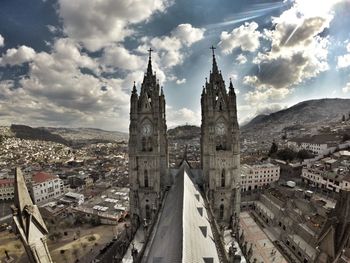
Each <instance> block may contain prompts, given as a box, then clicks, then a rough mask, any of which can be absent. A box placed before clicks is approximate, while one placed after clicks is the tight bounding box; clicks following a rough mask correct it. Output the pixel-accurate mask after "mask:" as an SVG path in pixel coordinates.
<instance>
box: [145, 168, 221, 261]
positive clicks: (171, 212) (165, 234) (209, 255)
mask: <svg viewBox="0 0 350 263" xmlns="http://www.w3.org/2000/svg"><path fill="white" fill-rule="evenodd" d="M190 173H191V172H190V169H189V166H188V164H187V163H186V162H183V164H182V166H181V168H180V170H179V173H178V174H177V176H176V178H175V183H174V185H172V187H171V189H170V190H169V192H168V195H167V196H166V199H165V201H164V207H163V209H162V214H161V215H160V219H159V223H158V224H157V226H156V232H155V235H154V238H153V240H152V241H151V243H150V244H148V245H147V247H148V253H147V255H145V261H144V262H150V263H153V262H184V263H187V262H205V259H212V261H211V262H213V263H219V258H218V254H217V251H216V246H215V243H214V239H213V233H212V231H211V226H210V223H209V221H208V215H207V211H206V209H205V206H204V202H203V198H202V196H201V193H200V192H199V191H198V189H197V187H196V185H195V184H194V182H193V181H192V179H191V178H190V176H191V175H190ZM146 250H147V249H146Z"/></svg>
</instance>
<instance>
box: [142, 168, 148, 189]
mask: <svg viewBox="0 0 350 263" xmlns="http://www.w3.org/2000/svg"><path fill="white" fill-rule="evenodd" d="M143 179H144V185H145V187H148V185H149V184H148V171H147V170H145V171H144V172H143Z"/></svg>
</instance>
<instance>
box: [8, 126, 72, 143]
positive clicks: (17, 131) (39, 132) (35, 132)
mask: <svg viewBox="0 0 350 263" xmlns="http://www.w3.org/2000/svg"><path fill="white" fill-rule="evenodd" d="M10 130H11V132H12V133H13V134H14V136H15V137H17V138H20V139H24V140H40V141H51V142H56V143H61V144H65V145H68V144H69V142H68V141H67V140H65V139H64V138H62V137H61V136H60V135H57V134H52V133H51V132H49V131H47V130H45V129H43V128H32V127H29V126H26V125H16V124H12V125H11V127H10Z"/></svg>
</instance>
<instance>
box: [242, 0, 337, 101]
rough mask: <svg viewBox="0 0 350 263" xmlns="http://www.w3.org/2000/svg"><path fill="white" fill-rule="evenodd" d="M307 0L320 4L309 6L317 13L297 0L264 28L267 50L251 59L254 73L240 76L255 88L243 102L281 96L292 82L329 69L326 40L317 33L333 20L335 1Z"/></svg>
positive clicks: (301, 80) (289, 89)
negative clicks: (269, 27)
mask: <svg viewBox="0 0 350 263" xmlns="http://www.w3.org/2000/svg"><path fill="white" fill-rule="evenodd" d="M311 2H313V3H314V4H316V5H317V6H318V5H320V12H318V8H313V10H317V12H314V11H313V10H310V9H309V8H310V7H311V6H310V5H307V4H304V3H303V1H299V0H297V1H295V3H294V5H293V6H292V7H291V8H290V9H289V10H287V11H285V12H283V13H282V14H281V16H279V17H277V18H274V19H273V21H272V22H273V24H274V26H273V29H272V30H265V31H264V38H265V39H267V40H269V41H270V42H271V49H270V50H268V51H266V52H260V53H258V56H257V57H256V58H255V59H254V61H253V63H254V64H256V65H257V69H258V70H257V73H256V74H254V75H250V76H246V77H245V78H244V83H245V84H248V85H250V86H253V87H255V88H256V91H253V92H249V93H248V94H247V95H246V97H245V98H246V100H247V101H255V102H257V101H258V100H260V101H265V100H270V99H275V98H276V97H275V96H277V98H284V97H285V96H286V95H287V94H289V93H290V92H291V89H293V88H294V87H295V86H296V85H298V84H300V83H302V82H303V81H305V80H307V79H310V78H314V77H316V76H318V75H319V74H320V73H321V72H324V71H326V70H328V69H329V65H328V61H327V56H328V47H329V45H330V42H329V39H328V38H327V37H323V36H320V34H321V33H322V32H324V31H325V30H326V29H327V28H328V27H329V24H330V21H331V20H332V19H333V16H332V7H333V6H334V4H335V3H336V1H335V2H333V3H331V4H328V3H326V2H324V1H321V2H320V3H318V2H317V1H316V2H315V1H313V0H311ZM328 2H330V1H328ZM317 3H318V4H317ZM269 89H271V90H269Z"/></svg>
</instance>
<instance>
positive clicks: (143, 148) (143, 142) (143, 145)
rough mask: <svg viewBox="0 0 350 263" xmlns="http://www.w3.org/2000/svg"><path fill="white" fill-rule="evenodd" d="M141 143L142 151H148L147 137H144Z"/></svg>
mask: <svg viewBox="0 0 350 263" xmlns="http://www.w3.org/2000/svg"><path fill="white" fill-rule="evenodd" d="M141 143H142V151H143V152H144V151H146V138H145V137H142V140H141Z"/></svg>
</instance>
